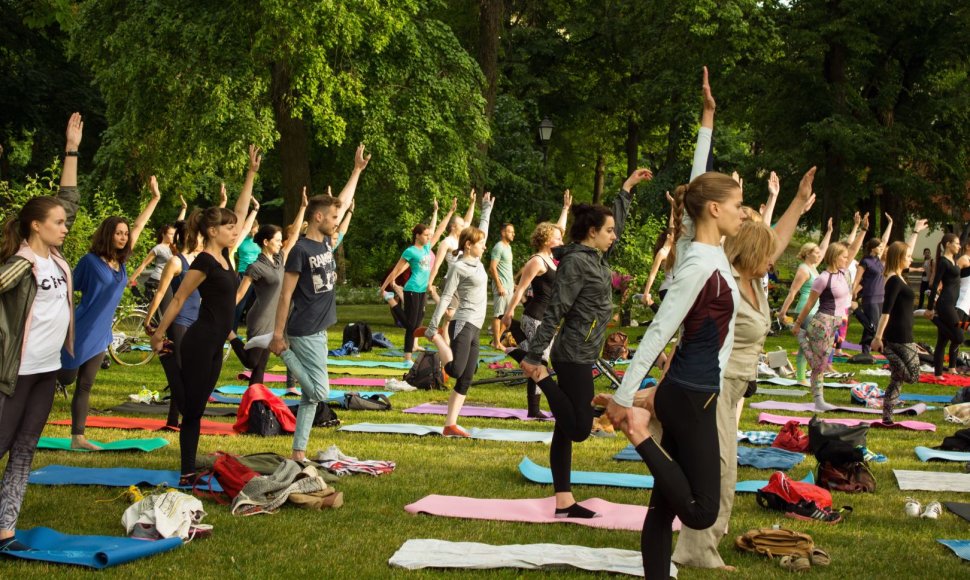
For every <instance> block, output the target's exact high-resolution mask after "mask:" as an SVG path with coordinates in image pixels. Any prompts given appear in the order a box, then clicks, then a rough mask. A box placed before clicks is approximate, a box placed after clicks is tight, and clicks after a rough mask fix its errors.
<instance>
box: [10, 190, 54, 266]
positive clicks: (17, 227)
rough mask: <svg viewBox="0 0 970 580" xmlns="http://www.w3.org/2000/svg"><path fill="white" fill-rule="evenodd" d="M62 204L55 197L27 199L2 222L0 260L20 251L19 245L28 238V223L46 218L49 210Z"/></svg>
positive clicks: (29, 232) (43, 196) (44, 196)
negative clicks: (15, 213)
mask: <svg viewBox="0 0 970 580" xmlns="http://www.w3.org/2000/svg"><path fill="white" fill-rule="evenodd" d="M57 207H60V208H62V209H63V207H64V205H63V204H61V202H60V200H59V199H57V198H56V197H51V196H49V195H41V196H38V197H33V198H31V199H29V200H27V203H25V204H24V206H23V207H22V208H20V212H19V213H18V214H17V215H15V216H12V217H11V218H10V219H8V220H7V221H6V222H5V223H4V224H3V243H2V244H0V262H6V261H7V260H8V259H9V258H10V257H11V256H13V255H14V254H16V253H17V252H18V251H20V245H21V244H23V243H24V242H25V241H28V240H30V234H31V230H30V225H31V224H32V223H34V222H42V221H44V220H46V219H47V216H48V215H49V214H50V212H51V210H53V209H54V208H57Z"/></svg>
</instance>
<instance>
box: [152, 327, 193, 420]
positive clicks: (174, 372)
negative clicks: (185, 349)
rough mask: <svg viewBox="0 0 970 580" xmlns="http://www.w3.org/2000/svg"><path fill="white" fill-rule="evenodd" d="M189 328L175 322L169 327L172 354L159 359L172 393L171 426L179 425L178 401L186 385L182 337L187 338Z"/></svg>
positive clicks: (169, 415)
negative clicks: (184, 381) (183, 377)
mask: <svg viewBox="0 0 970 580" xmlns="http://www.w3.org/2000/svg"><path fill="white" fill-rule="evenodd" d="M188 330H189V327H188V326H184V325H181V324H175V323H173V324H172V325H171V326H169V327H168V339H169V340H171V341H172V354H170V355H165V356H160V357H159V360H160V361H161V363H162V369H163V370H164V371H165V379H166V380H167V381H168V392H169V395H170V398H169V401H168V420H167V421H165V424H166V425H168V426H170V427H178V424H179V408H178V403H176V401H177V400H178V398H179V397H181V396H182V393H183V392H184V391H185V386H184V385H183V384H182V371H181V368H182V353H181V352H180V351H181V349H182V339H184V338H185V333H186V332H187V331H188Z"/></svg>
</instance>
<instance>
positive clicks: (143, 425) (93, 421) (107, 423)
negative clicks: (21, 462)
mask: <svg viewBox="0 0 970 580" xmlns="http://www.w3.org/2000/svg"><path fill="white" fill-rule="evenodd" d="M50 424H51V425H70V424H71V420H70V419H61V420H59V421H51V422H50ZM85 425H86V426H87V427H101V428H104V429H144V430H146V431H161V430H163V429H168V430H171V431H178V429H173V428H172V427H166V426H165V421H164V420H162V419H144V418H141V417H88V420H87V423H86V424H85ZM200 433H201V434H202V435H237V433H236V432H235V431H233V430H232V423H220V422H218V421H206V420H205V419H203V420H202V430H201V431H200Z"/></svg>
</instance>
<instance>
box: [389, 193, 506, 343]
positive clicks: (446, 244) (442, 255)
mask: <svg viewBox="0 0 970 580" xmlns="http://www.w3.org/2000/svg"><path fill="white" fill-rule="evenodd" d="M475 199H476V193H475V188H474V187H473V188H472V190H471V191H470V192H469V193H468V209H467V210H466V211H465V216H464V217H462V216H460V215H458V214H457V213H456V214H454V215H453V216H452V217H451V221H449V222H448V235H447V236H445V237H443V238H441V242H440V243H439V244H438V250H437V251H436V253H435V256H434V266H432V267H431V276H429V277H428V288H429V290H430V291H431V292H432V296H434V293H435V292H437V289H436V288H435V283H434V281H435V280H436V279H437V277H438V272H439V271H440V270H441V265H442V264H447V265H448V267H447V268H445V274H446V275H447V273H448V270H449V269H450V268H451V264H452V263H454V262H455V261H457V260H458V258H457V257H456V256H455V253H454V252H455V250H457V249H458V237H459V236H460V235H461V232H462V231H463V230H464V229H465V228H466V227H467V226H469V225H470V224H471V223H472V220H473V219H474V218H475ZM485 225H486V226H487V225H488V224H485ZM478 229H480V230H482V229H483V228H482V223H481V222H479V224H478ZM485 229H487V227H486V228H485ZM483 231H484V230H483ZM460 299H461V297H460V296H459V295H458V294H457V293H456V294H455V295H453V296H452V297H451V304H449V305H448V309H447V310H445V317H444V319H443V320H442V323H441V329H442V330H443V331H444V337H445V341H446V342H447V341H448V340H449V338H448V327H449V326H450V325H449V322H450V321H451V317H452V316H454V315H455V309H457V308H458V302H459V301H460ZM391 308H392V309H393V308H394V307H393V305H392V307H391Z"/></svg>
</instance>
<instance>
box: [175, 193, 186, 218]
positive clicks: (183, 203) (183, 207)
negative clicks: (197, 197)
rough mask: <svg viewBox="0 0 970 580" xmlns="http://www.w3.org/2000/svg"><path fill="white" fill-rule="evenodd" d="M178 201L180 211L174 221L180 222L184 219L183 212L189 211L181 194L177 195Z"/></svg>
mask: <svg viewBox="0 0 970 580" xmlns="http://www.w3.org/2000/svg"><path fill="white" fill-rule="evenodd" d="M179 201H181V202H182V209H181V211H179V215H178V217H177V218H175V221H177V222H180V221H182V220H184V219H185V212H186V211H187V210H188V209H189V204H188V203H187V202H186V201H185V196H184V195H182V194H181V193H180V194H179Z"/></svg>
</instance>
